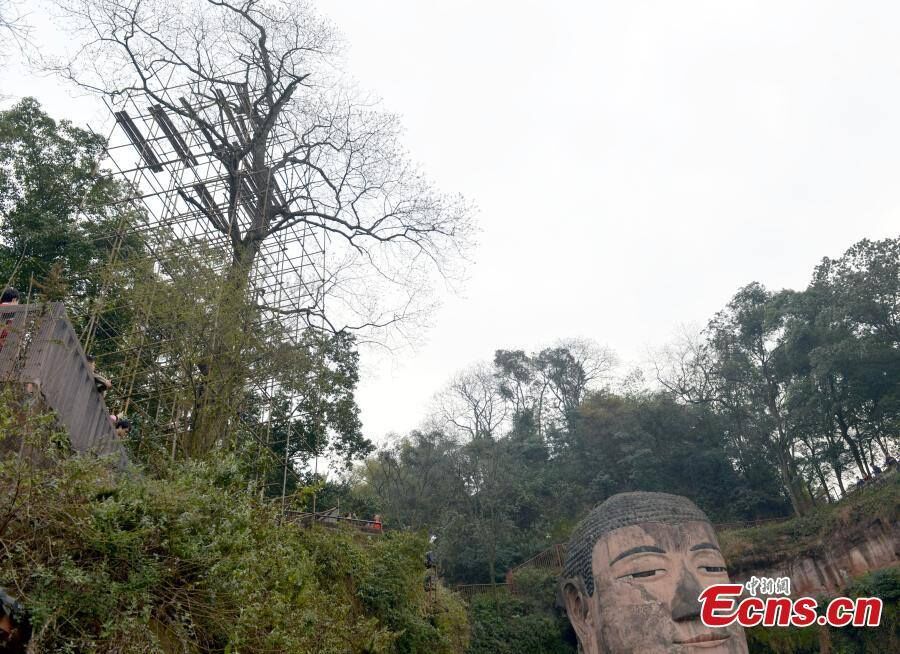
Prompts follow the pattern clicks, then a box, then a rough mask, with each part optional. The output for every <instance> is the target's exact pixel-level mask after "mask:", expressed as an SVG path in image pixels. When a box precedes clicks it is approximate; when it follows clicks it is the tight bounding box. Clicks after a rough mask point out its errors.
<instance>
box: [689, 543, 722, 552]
mask: <svg viewBox="0 0 900 654" xmlns="http://www.w3.org/2000/svg"><path fill="white" fill-rule="evenodd" d="M697 550H716V551H717V552H718V551H719V548H718V547H716V546H715V545H713V544H712V543H697V544H696V545H694V546H693V547H692V548H691V551H692V552H696V551H697Z"/></svg>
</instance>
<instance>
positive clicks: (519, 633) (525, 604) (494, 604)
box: [468, 569, 575, 654]
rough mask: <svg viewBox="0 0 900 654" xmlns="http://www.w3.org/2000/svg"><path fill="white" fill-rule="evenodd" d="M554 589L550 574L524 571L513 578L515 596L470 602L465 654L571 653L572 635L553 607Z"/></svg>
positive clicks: (497, 595) (478, 598) (502, 594)
mask: <svg viewBox="0 0 900 654" xmlns="http://www.w3.org/2000/svg"><path fill="white" fill-rule="evenodd" d="M557 585H558V582H557V579H556V575H555V574H554V573H553V572H551V571H548V570H539V569H526V570H524V571H522V572H520V573H519V574H517V575H516V579H515V595H510V594H508V593H506V592H500V591H498V592H497V593H495V594H490V593H489V594H485V595H479V596H476V597H475V598H473V600H472V602H471V605H470V620H471V623H472V643H471V645H470V647H469V650H468V651H469V654H488V653H494V652H497V653H500V654H519V653H521V652H529V654H531V653H534V654H572V653H574V652H575V635H574V633H573V632H572V630H571V627H570V626H569V622H568V619H567V618H566V616H565V614H564V612H563V611H561V610H560V609H559V608H558V607H557V606H556V593H557V590H556V589H557ZM501 588H502V587H501Z"/></svg>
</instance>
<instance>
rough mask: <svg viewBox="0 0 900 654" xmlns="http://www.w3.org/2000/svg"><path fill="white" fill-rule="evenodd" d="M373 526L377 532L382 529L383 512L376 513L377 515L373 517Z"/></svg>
mask: <svg viewBox="0 0 900 654" xmlns="http://www.w3.org/2000/svg"><path fill="white" fill-rule="evenodd" d="M372 527H373V528H374V529H375V531H377V532H380V531H381V514H380V513H376V514H375V517H374V518H372Z"/></svg>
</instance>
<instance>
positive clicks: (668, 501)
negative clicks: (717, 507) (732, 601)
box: [563, 493, 747, 654]
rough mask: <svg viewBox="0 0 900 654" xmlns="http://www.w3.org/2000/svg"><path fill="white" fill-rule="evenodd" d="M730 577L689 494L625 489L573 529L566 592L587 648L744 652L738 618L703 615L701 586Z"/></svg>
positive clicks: (604, 652) (595, 652)
mask: <svg viewBox="0 0 900 654" xmlns="http://www.w3.org/2000/svg"><path fill="white" fill-rule="evenodd" d="M727 582H728V574H727V571H726V570H725V561H724V560H723V559H722V554H721V552H720V551H719V544H718V541H717V539H716V535H715V532H714V530H713V527H712V525H711V524H710V522H709V520H708V519H707V517H706V515H705V514H704V513H703V512H702V511H701V510H700V509H699V508H697V506H696V505H695V504H694V503H693V502H691V501H690V500H688V499H687V498H685V497H679V496H677V495H668V494H665V493H622V494H619V495H614V496H613V497H610V498H609V499H607V500H606V501H605V502H603V503H602V504H600V505H598V506H597V507H595V508H594V510H593V511H591V513H590V514H589V515H588V516H587V517H586V518H585V519H584V520H583V521H582V522H581V523H580V524H579V525H578V527H576V529H575V530H574V532H573V534H572V538H571V540H570V542H569V547H568V554H567V557H566V564H565V569H564V582H563V598H564V600H565V604H566V611H567V613H568V615H569V620H570V622H571V623H572V626H573V628H574V629H575V633H576V634H577V635H578V640H579V643H580V644H581V648H582V651H583V652H584V653H585V654H625V653H627V652H641V654H660V653H663V652H684V653H688V652H701V651H703V652H707V653H710V654H712V653H713V652H719V653H724V652H730V653H732V654H743V653H746V652H747V642H746V639H745V637H744V633H743V630H742V629H741V628H740V627H739V626H736V625H734V626H731V627H727V628H724V629H712V628H709V627H705V626H704V625H703V624H702V622H701V621H700V603H699V600H698V597H699V595H700V592H701V591H702V590H703V589H704V588H706V587H707V586H710V585H712V584H715V583H727Z"/></svg>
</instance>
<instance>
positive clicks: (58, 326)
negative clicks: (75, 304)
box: [0, 302, 128, 468]
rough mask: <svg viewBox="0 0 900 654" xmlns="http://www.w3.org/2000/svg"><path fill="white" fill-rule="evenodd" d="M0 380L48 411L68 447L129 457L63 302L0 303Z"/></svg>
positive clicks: (123, 460) (120, 461)
mask: <svg viewBox="0 0 900 654" xmlns="http://www.w3.org/2000/svg"><path fill="white" fill-rule="evenodd" d="M3 334H5V335H4V336H3V339H2V343H0V383H3V384H4V385H10V384H12V385H15V386H16V387H18V388H19V389H21V390H23V391H24V392H25V393H26V394H28V395H30V396H32V397H36V398H37V399H38V400H39V402H40V405H41V406H43V407H46V408H49V409H52V410H53V411H54V412H55V413H56V416H57V418H58V420H59V422H60V424H61V425H62V426H63V427H65V428H66V430H67V431H68V433H69V439H70V442H71V444H72V449H74V450H75V451H76V452H79V453H83V454H88V453H90V454H96V455H101V456H111V457H113V460H114V462H115V464H116V466H117V467H120V468H124V467H126V466H127V465H128V456H127V454H126V452H125V448H124V447H123V446H122V443H121V442H120V441H119V439H118V438H116V434H115V430H114V429H113V426H112V424H111V423H110V421H109V411H108V410H107V408H106V404H105V403H104V401H103V398H102V397H101V396H100V393H99V392H98V391H97V387H96V384H95V382H94V375H93V373H92V372H91V369H90V365H89V364H88V361H87V357H86V356H85V354H84V350H83V349H82V348H81V343H79V341H78V337H77V335H76V334H75V330H74V329H73V328H72V325H71V323H70V322H69V320H68V319H67V318H66V310H65V306H64V305H63V304H62V303H61V302H52V303H49V304H18V305H8V304H5V305H2V306H0V335H3Z"/></svg>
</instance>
